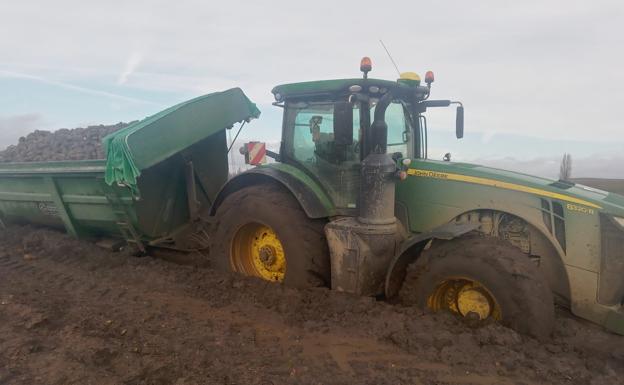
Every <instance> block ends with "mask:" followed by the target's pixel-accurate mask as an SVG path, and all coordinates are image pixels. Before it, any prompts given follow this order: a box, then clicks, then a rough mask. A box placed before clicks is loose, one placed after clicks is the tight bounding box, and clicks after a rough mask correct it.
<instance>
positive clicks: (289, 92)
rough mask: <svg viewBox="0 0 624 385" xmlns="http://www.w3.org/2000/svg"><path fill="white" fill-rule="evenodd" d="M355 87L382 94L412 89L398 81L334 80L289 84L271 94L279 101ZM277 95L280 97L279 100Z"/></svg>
mask: <svg viewBox="0 0 624 385" xmlns="http://www.w3.org/2000/svg"><path fill="white" fill-rule="evenodd" d="M353 85H359V86H361V87H362V89H364V90H366V89H367V88H369V87H371V86H376V87H378V88H379V90H380V92H381V93H385V92H384V91H383V89H384V88H385V89H386V90H388V89H392V88H396V87H400V88H410V86H408V85H405V84H401V83H398V82H396V81H390V80H382V79H362V78H355V79H332V80H317V81H311V82H301V83H289V84H281V85H278V86H275V87H274V88H273V90H271V92H272V93H273V95H275V96H276V99H277V100H278V101H282V100H286V99H292V98H299V97H322V96H332V95H335V94H339V93H342V92H345V93H346V92H348V90H349V87H351V86H353ZM277 95H280V97H279V98H278V97H277Z"/></svg>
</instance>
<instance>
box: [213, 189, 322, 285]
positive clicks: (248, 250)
mask: <svg viewBox="0 0 624 385" xmlns="http://www.w3.org/2000/svg"><path fill="white" fill-rule="evenodd" d="M325 223H326V221H325V220H322V219H310V218H308V217H307V215H306V214H305V212H304V211H303V209H302V208H301V206H300V205H299V202H297V200H296V199H295V198H294V197H293V196H292V194H291V193H290V192H289V191H287V190H286V189H284V188H282V187H281V186H276V185H271V184H262V185H257V186H250V187H246V188H243V189H241V190H239V191H236V192H234V193H232V194H231V195H230V196H228V197H227V198H226V199H225V200H224V201H223V203H222V204H221V206H220V207H219V208H218V210H217V213H216V222H215V229H214V232H213V236H212V237H211V238H212V242H211V247H210V255H211V261H212V263H213V265H214V266H215V267H216V268H218V269H222V270H228V271H235V272H238V273H242V274H244V275H251V276H257V277H259V278H262V279H265V280H269V281H279V282H282V283H284V284H286V285H288V286H292V287H299V288H305V287H315V286H323V285H327V284H328V283H329V282H330V276H329V274H330V273H329V272H330V265H329V249H328V246H327V241H326V240H325V234H324V232H323V228H324V226H325ZM256 249H258V250H256ZM280 263H281V265H280Z"/></svg>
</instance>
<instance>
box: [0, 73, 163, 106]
mask: <svg viewBox="0 0 624 385" xmlns="http://www.w3.org/2000/svg"><path fill="white" fill-rule="evenodd" d="M0 77H5V78H13V79H25V80H31V81H36V82H40V83H44V84H48V85H51V86H56V87H60V88H64V89H66V90H71V91H76V92H79V93H83V94H89V95H94V96H102V97H105V98H109V99H117V100H121V101H125V102H132V103H142V104H154V105H158V103H154V102H151V101H148V100H144V99H138V98H133V97H129V96H124V95H119V94H115V93H112V92H107V91H101V90H97V89H93V88H87V87H82V86H77V85H75V84H71V83H65V82H60V81H56V80H51V79H47V78H44V77H41V76H37V75H31V74H26V73H21V72H14V71H6V70H0Z"/></svg>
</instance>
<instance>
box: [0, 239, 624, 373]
mask: <svg viewBox="0 0 624 385" xmlns="http://www.w3.org/2000/svg"><path fill="white" fill-rule="evenodd" d="M623 378H624V337H621V336H616V335H613V334H609V333H607V332H605V331H603V330H602V329H601V328H599V327H597V326H595V325H592V324H590V323H587V322H585V321H582V320H577V319H575V318H573V317H572V316H571V315H570V314H569V313H567V312H566V311H563V310H559V311H558V316H557V327H556V331H555V335H554V337H553V338H552V340H550V341H547V342H546V343H544V344H542V343H539V342H538V341H536V340H534V339H531V338H529V337H526V336H522V335H518V334H517V333H515V332H514V331H512V330H509V329H506V328H503V327H501V326H498V325H489V326H486V327H484V328H480V329H472V328H470V327H468V326H467V325H464V324H463V323H461V322H460V321H458V320H456V319H455V318H453V317H452V316H451V315H449V314H423V313H422V312H421V311H418V310H417V309H414V308H411V307H406V306H401V305H400V304H394V305H391V304H388V303H385V302H381V301H375V300H374V299H371V298H357V297H352V296H349V295H345V294H341V293H337V292H332V291H329V290H327V289H322V288H319V289H311V290H295V289H290V288H286V287H283V286H279V285H274V284H269V283H265V282H262V281H258V280H255V279H251V278H244V277H239V276H234V275H227V274H223V273H220V272H215V271H213V270H212V269H210V268H209V267H197V266H190V265H179V264H173V263H171V262H167V261H165V260H163V259H161V258H152V257H140V258H139V257H132V256H128V255H125V254H124V253H109V252H108V251H105V250H103V249H100V248H98V247H96V246H94V245H93V244H91V243H87V242H82V241H76V240H73V239H70V238H69V237H67V236H66V235H63V234H60V233H57V232H54V231H51V230H44V229H35V228H32V227H9V228H8V229H6V230H0V384H3V385H4V384H28V385H30V384H59V385H60V384H81V385H84V384H163V385H164V384H177V385H188V384H224V385H233V384H259V385H278V384H440V385H441V384H479V385H481V384H542V383H544V384H596V385H598V384H600V385H603V384H622V383H623Z"/></svg>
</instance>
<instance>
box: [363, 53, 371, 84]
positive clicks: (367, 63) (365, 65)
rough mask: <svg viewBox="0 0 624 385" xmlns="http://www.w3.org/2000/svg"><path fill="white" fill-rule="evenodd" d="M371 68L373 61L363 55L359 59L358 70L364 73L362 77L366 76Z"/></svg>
mask: <svg viewBox="0 0 624 385" xmlns="http://www.w3.org/2000/svg"><path fill="white" fill-rule="evenodd" d="M372 69H373V63H372V62H371V59H370V58H369V57H368V56H364V57H363V58H362V60H361V61H360V71H362V72H363V73H364V79H366V78H368V73H369V72H370V70H372Z"/></svg>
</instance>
